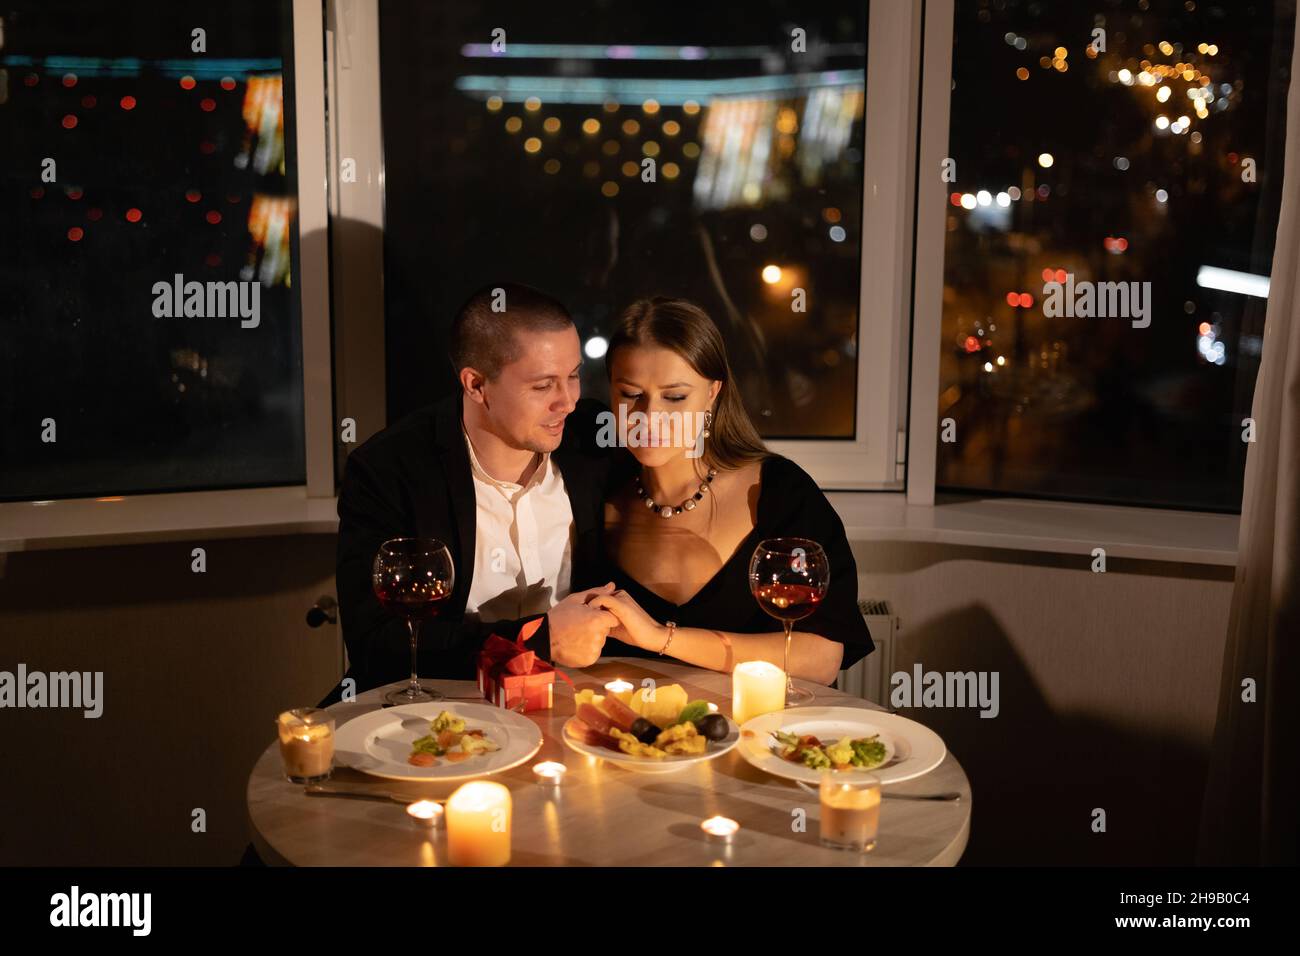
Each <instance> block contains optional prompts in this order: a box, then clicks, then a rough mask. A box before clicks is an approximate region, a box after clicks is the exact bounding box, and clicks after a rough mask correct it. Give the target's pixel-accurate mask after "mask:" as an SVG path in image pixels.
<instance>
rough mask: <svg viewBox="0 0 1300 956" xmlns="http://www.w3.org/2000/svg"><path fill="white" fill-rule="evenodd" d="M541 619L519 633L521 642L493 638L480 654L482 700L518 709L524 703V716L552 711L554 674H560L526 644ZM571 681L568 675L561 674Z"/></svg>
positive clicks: (540, 622) (495, 636) (498, 636)
mask: <svg viewBox="0 0 1300 956" xmlns="http://www.w3.org/2000/svg"><path fill="white" fill-rule="evenodd" d="M541 625H542V619H541V618H538V619H537V620H535V621H529V622H528V623H527V624H526V625H524V627H523V628H521V629H520V632H519V640H518V641H508V640H506V639H505V638H504V637H501V636H500V635H497V634H493V635H491V636H490V637H489V638H488V639H487V641H486V642H484V644H483V649H482V650H481V651H479V655H478V689H479V692H480V693H481V694H482V695H483V697H484V698H485V699H486V700H488V701H489V702H490V703H493V704H496V705H497V706H498V707H506V708H511V709H513V708H515V707H517V706H518V705H519V700H520V698H523V700H524V711H523V712H524V713H526V714H527V713H530V712H532V711H534V710H549V709H550V708H551V705H552V704H553V703H554V702H555V675H556V674H557V673H558V672H557V671H556V669H555V668H554V667H552V666H551V665H550V664H548V663H547V662H546V661H542V660H538V659H537V654H536V653H535V652H533V651H530V650H528V648H527V647H526V646H525V642H526V641H527V640H528V638H529V637H531V636H532V635H533V634H535V633H536V632H537V629H538V628H539V627H541ZM560 676H561V677H562V678H564V679H565V680H568V676H567V675H565V674H560Z"/></svg>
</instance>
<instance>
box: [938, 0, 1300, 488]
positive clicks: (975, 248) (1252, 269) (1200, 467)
mask: <svg viewBox="0 0 1300 956" xmlns="http://www.w3.org/2000/svg"><path fill="white" fill-rule="evenodd" d="M1293 31H1294V4H1288V3H1268V2H1264V3H1258V4H1227V3H1215V2H1204V0H1197V2H1191V0H1188V2H1181V0H1179V2H1161V0H1140V2H1138V3H1124V4H1122V5H1120V4H1115V3H1108V4H1101V5H1099V6H1097V7H1096V8H1094V7H1071V6H1070V5H1064V4H1045V3H1035V2H1025V0H1004V2H1000V3H996V4H990V3H985V2H964V0H959V2H958V3H957V4H956V21H955V48H954V52H953V61H952V62H953V87H952V98H951V114H950V117H951V118H950V131H949V147H948V149H949V159H950V160H951V161H952V165H951V167H949V168H948V169H947V170H945V172H947V173H949V174H950V175H949V177H948V178H947V185H946V186H945V187H944V188H945V189H946V190H947V191H948V194H949V195H948V203H947V206H946V210H947V212H946V216H947V233H946V246H945V258H944V290H943V323H942V336H941V348H940V356H939V362H940V376H939V378H940V383H939V390H940V398H939V409H938V413H939V414H938V417H939V421H940V427H939V443H938V450H937V485H938V486H939V487H940V488H941V489H943V488H947V489H949V490H959V491H979V492H996V493H1007V494H1016V495H1022V496H1051V497H1064V498H1074V499H1082V500H1094V501H1106V502H1115V503H1122V504H1145V505H1158V506H1173V507H1180V508H1188V509H1205V510H1225V511H1232V510H1237V509H1238V508H1239V505H1240V500H1241V487H1242V473H1243V468H1244V461H1245V454H1246V445H1245V443H1244V442H1243V440H1242V435H1243V425H1242V421H1243V419H1245V418H1246V417H1247V416H1249V414H1250V404H1251V395H1252V392H1253V389H1254V383H1255V376H1256V372H1257V370H1258V367H1259V355H1260V348H1261V343H1262V336H1263V323H1264V306H1265V301H1266V300H1265V298H1264V297H1265V296H1266V295H1267V291H1266V290H1267V283H1268V272H1269V269H1270V264H1271V259H1272V252H1273V240H1274V233H1275V231H1276V228H1277V221H1278V209H1279V201H1280V194H1281V178H1282V147H1283V141H1284V139H1283V137H1284V133H1285V130H1284V128H1283V127H1284V122H1283V120H1284V116H1285V113H1284V102H1285V97H1286V92H1287V84H1288V72H1289V64H1290V59H1291V44H1292V37H1293Z"/></svg>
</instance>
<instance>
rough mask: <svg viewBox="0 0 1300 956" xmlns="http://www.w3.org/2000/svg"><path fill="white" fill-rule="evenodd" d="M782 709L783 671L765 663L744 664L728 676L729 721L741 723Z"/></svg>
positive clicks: (783, 704) (783, 695)
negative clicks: (729, 689) (729, 680)
mask: <svg viewBox="0 0 1300 956" xmlns="http://www.w3.org/2000/svg"><path fill="white" fill-rule="evenodd" d="M784 709H785V671H783V670H781V668H779V667H777V666H776V665H775V664H773V663H770V662H769V661H745V662H743V663H740V664H737V665H736V669H735V670H734V671H733V672H732V674H731V719H732V720H734V721H735V722H736V723H738V724H743V723H744V722H745V721H747V720H749V719H750V718H751V717H758V716H759V715H761V714H770V713H772V712H774V711H778V710H784Z"/></svg>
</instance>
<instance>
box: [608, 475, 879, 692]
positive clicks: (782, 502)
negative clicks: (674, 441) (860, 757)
mask: <svg viewBox="0 0 1300 956" xmlns="http://www.w3.org/2000/svg"><path fill="white" fill-rule="evenodd" d="M629 458H630V456H629ZM616 471H618V472H619V473H620V477H619V479H616V480H627V479H628V477H629V471H628V469H627V468H618V469H616ZM757 512H758V513H757V520H756V522H755V524H754V530H753V531H751V532H750V533H749V536H748V537H746V538H745V540H743V541H741V542H740V544H739V546H738V547H737V548H736V550H735V553H733V554H732V555H731V557H730V558H728V559H727V561H726V563H725V564H723V566H722V567H721V568H719V569H718V573H717V574H715V575H714V576H713V577H712V578H710V579H709V580H708V582H706V583H705V585H704V586H703V587H702V588H700V590H699V591H697V592H696V593H695V594H694V595H693V596H692V597H691V598H690V599H689V600H688V601H686V603H684V604H673V603H672V602H670V601H667V600H665V599H664V598H662V597H660V596H659V595H657V594H655V593H654V592H653V591H650V590H648V589H647V588H645V587H644V586H643V585H642V584H641V583H640V582H639V581H637V580H636V579H635V578H633V577H632V576H631V575H630V574H628V573H627V572H626V571H624V570H623V569H622V567H620V566H619V565H618V563H617V562H616V561H615V560H614V559H613V558H612V557H610V558H609V566H608V568H607V569H602V570H599V571H596V572H595V576H596V577H599V578H600V581H599V582H597V583H604V582H605V581H610V580H612V581H613V582H614V583H615V584H616V585H617V586H618V587H619V588H621V589H623V590H625V591H627V592H628V593H629V594H631V595H632V597H633V598H635V599H636V602H637V603H638V604H640V605H641V607H642V608H643V609H644V610H645V612H646V613H647V614H649V615H650V616H651V617H653V618H654V619H655V620H656V621H658V622H659V623H660V624H663V623H665V622H667V621H675V622H677V626H678V627H701V628H710V629H713V630H718V631H730V632H734V633H741V634H762V633H770V632H772V631H780V630H781V623H780V622H779V621H777V620H776V619H775V618H773V617H770V616H769V615H767V614H765V613H764V612H763V610H762V609H761V608H760V607H759V606H758V602H757V601H756V600H755V599H754V597H753V595H752V594H751V593H750V590H749V560H750V558H751V557H752V556H753V554H754V548H755V547H756V546H757V545H758V543H759V542H760V541H762V540H763V539H765V538H782V537H795V538H810V539H812V540H813V541H816V542H817V543H818V544H820V545H821V546H822V550H824V551H825V552H826V557H827V559H828V561H829V563H830V568H831V579H830V586H829V587H828V588H827V590H826V597H825V598H824V599H823V600H822V602H821V604H820V605H818V607H817V610H816V611H815V612H813V613H812V614H810V615H809V616H808V617H806V618H803V619H802V620H800V621H797V622H795V630H797V631H803V632H805V633H812V634H819V635H821V636H822V637H825V638H827V639H828V640H832V641H839V642H840V643H841V644H843V645H844V658H843V662H842V663H841V664H840V667H841V668H847V667H850V666H851V665H853V664H855V663H856V662H858V661H859V660H861V659H862V658H864V657H866V656H867V655H868V654H869V653H871V651H872V650H873V649H874V648H875V645H874V644H873V643H872V640H871V633H870V631H868V629H867V622H866V621H864V620H863V619H862V613H861V612H860V611H859V610H858V570H857V566H856V564H855V563H854V561H853V552H852V550H850V548H849V542H848V538H847V537H846V536H845V534H844V524H843V522H841V521H840V517H839V515H838V514H836V513H835V509H834V508H832V507H831V505H830V502H829V501H827V500H826V496H825V495H823V494H822V492H821V489H820V488H818V487H817V483H816V482H815V481H813V479H812V477H811V476H809V475H808V473H807V472H805V471H804V470H803V469H802V468H800V467H799V466H798V465H796V464H795V463H794V462H792V461H791V460H790V459H788V458H783V457H781V456H780V455H771V456H769V457H768V458H766V459H764V460H763V463H762V471H761V477H760V479H759V495H758V509H757ZM669 520H671V519H669ZM603 656H605V657H658V655H657V654H655V653H654V652H653V651H645V650H642V649H640V648H637V647H632V646H630V645H627V644H624V643H623V642H622V641H617V640H614V639H613V638H609V639H608V640H606V642H605V649H604V651H603ZM667 656H668V657H671V656H672V654H671V653H669V654H668V655H667Z"/></svg>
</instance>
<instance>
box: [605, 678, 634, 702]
mask: <svg viewBox="0 0 1300 956" xmlns="http://www.w3.org/2000/svg"><path fill="white" fill-rule="evenodd" d="M634 690H636V686H635V685H634V684H632V683H630V682H628V681H625V680H623V678H621V677H618V678H615V679H614V680H612V681H610V682H609V683H608V684H606V685H605V693H606V694H609V695H610V696H611V697H616V698H618V699H619V700H621V701H622V702H623V703H625V704H630V703H631V701H632V691H634Z"/></svg>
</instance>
